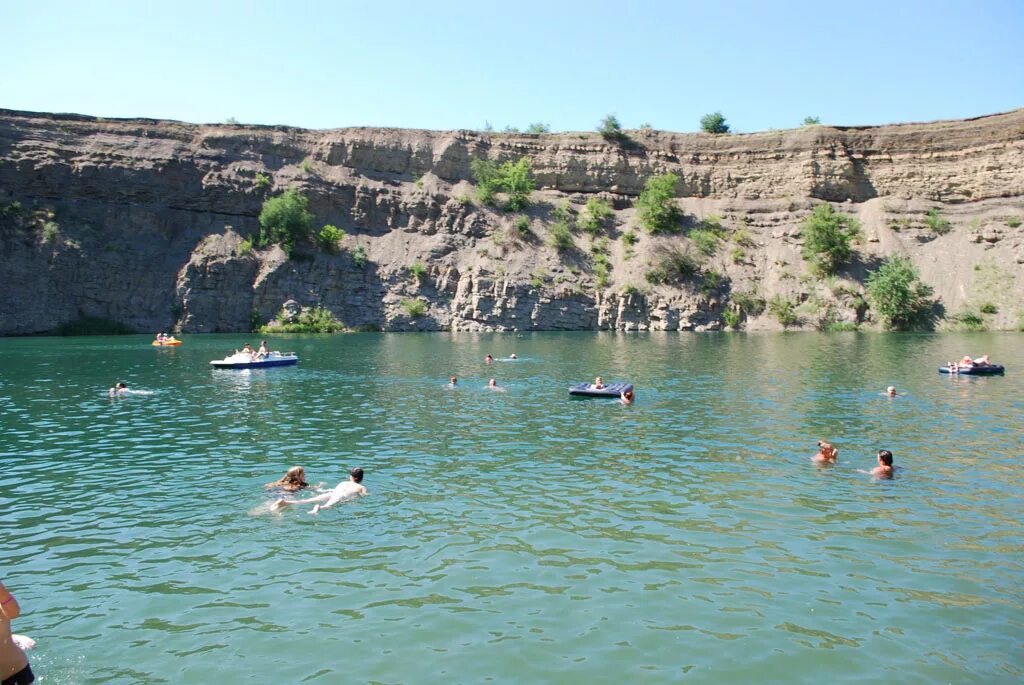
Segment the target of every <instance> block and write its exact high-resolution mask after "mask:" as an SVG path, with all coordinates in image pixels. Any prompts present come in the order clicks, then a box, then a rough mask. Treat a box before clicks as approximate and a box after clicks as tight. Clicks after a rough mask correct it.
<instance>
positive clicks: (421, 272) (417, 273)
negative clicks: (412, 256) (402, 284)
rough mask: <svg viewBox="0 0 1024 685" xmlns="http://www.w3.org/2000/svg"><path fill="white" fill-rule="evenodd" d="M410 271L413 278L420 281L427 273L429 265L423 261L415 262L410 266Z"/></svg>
mask: <svg viewBox="0 0 1024 685" xmlns="http://www.w3.org/2000/svg"><path fill="white" fill-rule="evenodd" d="M409 273H410V274H412V277H413V280H415V281H416V282H417V283H419V282H420V281H421V280H423V277H424V276H426V275H427V265H426V264H424V263H423V262H415V263H413V264H412V265H411V266H410V267H409Z"/></svg>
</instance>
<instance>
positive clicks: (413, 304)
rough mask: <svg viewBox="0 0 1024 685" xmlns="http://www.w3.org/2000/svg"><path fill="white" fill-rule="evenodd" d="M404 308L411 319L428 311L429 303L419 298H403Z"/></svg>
mask: <svg viewBox="0 0 1024 685" xmlns="http://www.w3.org/2000/svg"><path fill="white" fill-rule="evenodd" d="M402 309H404V310H405V313H406V314H407V315H408V316H409V318H410V319H418V318H420V317H421V316H423V315H424V314H426V313H427V303H426V302H424V301H423V300H421V299H419V298H416V299H407V300H402Z"/></svg>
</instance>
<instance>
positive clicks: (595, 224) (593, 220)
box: [577, 197, 614, 235]
mask: <svg viewBox="0 0 1024 685" xmlns="http://www.w3.org/2000/svg"><path fill="white" fill-rule="evenodd" d="M612 214H614V212H612V206H611V205H610V204H608V202H607V201H605V200H602V199H601V198H599V197H592V198H590V199H589V200H587V207H586V209H584V212H583V215H582V216H580V219H579V221H578V222H577V223H578V224H579V227H580V228H581V229H583V230H584V231H585V232H587V233H589V234H590V235H597V234H598V233H600V232H601V229H602V228H604V225H605V222H607V221H608V219H610V218H611V217H612Z"/></svg>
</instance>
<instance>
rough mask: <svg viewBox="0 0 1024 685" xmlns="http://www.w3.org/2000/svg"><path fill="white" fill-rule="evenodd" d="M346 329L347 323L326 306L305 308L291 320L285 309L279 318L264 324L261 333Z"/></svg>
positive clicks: (318, 331)
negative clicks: (336, 316)
mask: <svg viewBox="0 0 1024 685" xmlns="http://www.w3.org/2000/svg"><path fill="white" fill-rule="evenodd" d="M344 330H345V324H343V323H342V322H341V321H338V319H336V318H335V317H334V314H332V313H331V310H329V309H327V308H326V307H307V308H304V309H303V310H302V311H301V312H300V313H299V315H298V316H297V317H296V318H295V320H294V321H290V320H289V315H288V313H287V311H285V309H283V308H282V309H281V311H280V312H278V314H277V319H276V320H275V321H274V322H272V323H269V324H267V325H266V326H262V327H261V328H260V329H259V332H260V333H337V332H340V331H344Z"/></svg>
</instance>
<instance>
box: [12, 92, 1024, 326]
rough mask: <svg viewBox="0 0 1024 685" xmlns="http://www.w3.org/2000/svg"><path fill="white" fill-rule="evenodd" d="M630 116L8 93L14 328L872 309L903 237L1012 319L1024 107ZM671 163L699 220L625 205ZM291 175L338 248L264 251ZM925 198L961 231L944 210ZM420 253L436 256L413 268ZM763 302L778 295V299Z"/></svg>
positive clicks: (704, 322)
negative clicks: (307, 311) (822, 212)
mask: <svg viewBox="0 0 1024 685" xmlns="http://www.w3.org/2000/svg"><path fill="white" fill-rule="evenodd" d="M630 137H631V139H632V143H630V144H627V145H622V144H617V143H609V142H606V141H605V140H603V139H602V138H601V137H600V136H599V135H598V134H596V133H561V134H551V135H527V134H521V135H520V134H494V133H483V132H474V131H454V132H433V131H411V130H391V129H370V128H359V129H342V130H330V131H309V130H301V129H294V128H284V127H265V126H243V125H191V124H183V123H178V122H168V121H152V120H140V119H136V120H109V119H97V118H91V117H84V116H75V115H48V114H32V113H25V112H13V111H6V110H0V273H2V274H3V276H4V281H5V285H6V291H7V292H6V296H5V297H4V298H2V299H0V335H27V334H36V333H46V332H52V331H55V330H58V329H59V328H61V327H62V326H63V325H66V324H68V323H70V322H75V321H78V320H81V319H85V318H96V319H104V320H107V321H109V322H116V323H118V324H121V325H123V326H125V327H128V328H131V329H134V330H138V331H147V332H153V331H157V330H175V331H179V332H217V331H219V332H229V331H248V330H249V329H250V327H251V326H252V325H253V324H254V323H265V322H267V321H269V320H271V319H272V318H273V317H274V316H275V314H276V313H277V312H278V311H279V310H280V309H281V306H282V304H283V303H284V302H286V301H288V300H294V301H296V302H298V303H299V304H300V305H302V306H307V307H308V306H322V307H325V308H327V309H329V310H330V311H331V312H333V313H334V315H335V316H337V318H339V319H341V320H342V321H344V322H345V323H346V324H347V325H349V326H352V327H366V328H373V329H382V330H441V329H444V330H528V329H533V330H549V329H621V330H646V329H651V330H705V329H714V328H719V327H722V326H723V325H724V324H725V323H727V322H731V323H734V324H736V321H737V320H738V321H739V323H738V324H736V325H739V326H742V327H745V328H748V329H758V328H781V327H782V323H780V318H785V317H780V314H779V311H780V309H785V307H784V306H782V305H784V304H786V303H788V305H789V306H791V307H792V314H793V316H795V321H793V320H792V317H791V318H790V321H789V324H790V325H792V326H796V327H808V328H812V327H818V326H825V325H828V324H830V323H834V322H848V323H860V324H863V325H867V326H872V325H876V323H877V322H876V321H875V317H874V316H873V314H872V311H871V310H870V308H869V307H867V306H866V305H865V302H864V299H863V297H862V295H863V291H864V290H863V283H864V278H865V275H866V272H867V271H868V270H869V269H873V268H876V267H877V265H878V264H879V263H880V262H881V260H883V259H884V258H886V257H888V256H891V255H896V254H898V255H902V256H906V257H908V258H910V259H911V260H912V262H913V263H914V265H915V266H916V267H917V269H918V271H919V273H920V275H921V278H922V280H923V281H924V282H925V283H927V284H929V285H931V286H932V287H933V288H934V290H935V295H936V297H937V304H938V309H937V312H938V314H939V316H940V319H939V321H940V325H946V326H951V325H955V323H956V322H957V321H960V322H963V321H971V319H970V318H969V317H964V316H963V314H965V313H969V314H973V315H976V316H977V317H979V318H980V319H981V320H982V321H983V322H984V323H983V325H986V326H989V327H992V328H1014V329H1016V328H1018V327H1020V326H1021V324H1022V317H1024V304H1022V303H1024V297H1022V295H1024V278H1022V276H1024V270H1022V267H1021V264H1022V263H1024V228H1022V227H1021V220H1022V219H1024V110H1018V111H1015V112H1010V113H1007V114H999V115H993V116H988V117H981V118H978V119H972V120H966V121H946V122H935V123H930V124H908V125H898V126H883V127H869V128H832V127H827V126H814V127H806V128H800V129H794V130H788V131H771V132H766V133H756V134H748V135H729V136H711V135H707V134H674V133H665V132H654V131H635V132H630ZM522 156H527V157H528V158H529V159H530V162H531V165H532V168H533V175H534V178H535V180H536V182H537V186H538V188H539V190H537V191H535V192H534V193H533V196H532V198H531V203H530V206H529V208H528V209H527V210H525V211H524V212H522V213H521V214H520V215H512V214H505V213H502V212H501V211H499V210H495V209H492V208H490V207H486V206H482V205H481V204H480V203H479V202H477V201H475V200H474V199H473V198H474V197H475V187H474V186H473V185H472V174H471V173H470V161H471V160H472V159H474V158H479V157H486V158H490V159H492V160H496V161H499V162H500V161H503V160H509V159H517V158H520V157H522ZM667 172H672V173H675V174H676V175H678V176H679V177H680V179H681V182H680V184H679V192H680V199H679V201H678V202H679V206H680V207H681V208H682V209H683V211H684V215H685V219H684V222H683V228H684V230H683V231H682V232H681V233H680V234H679V235H677V236H670V237H655V236H651V235H648V234H646V233H645V232H644V231H643V230H642V229H640V227H639V225H638V222H637V218H636V212H635V209H634V207H633V205H634V201H635V200H636V198H637V196H638V195H639V193H640V192H641V191H642V190H643V187H644V184H645V182H646V181H647V179H649V178H650V177H652V176H653V175H657V174H664V173H667ZM287 188H297V189H298V190H299V191H300V192H301V193H302V194H303V195H305V196H306V197H308V198H309V200H310V210H311V211H312V212H313V213H314V214H315V216H316V221H317V223H316V225H317V227H319V226H320V225H323V224H333V225H335V226H337V227H339V228H342V229H344V231H345V232H346V237H345V238H344V239H343V240H342V242H341V245H340V248H341V249H339V250H338V251H337V252H336V253H329V252H326V251H324V250H322V249H320V248H318V247H317V246H316V245H315V244H314V243H312V242H310V243H308V244H300V245H297V246H296V248H295V250H294V251H293V253H292V255H291V257H290V258H289V257H288V256H287V255H286V254H285V253H284V252H283V251H282V250H281V249H280V248H278V247H271V248H268V249H263V250H250V249H248V247H247V244H246V243H245V242H243V241H244V239H245V238H247V237H251V236H253V235H255V234H256V233H258V231H259V223H258V216H259V213H260V209H261V207H262V204H263V202H264V201H265V200H266V199H267V198H268V197H272V196H273V195H275V194H277V193H280V192H282V191H283V190H285V189H287ZM594 196H597V197H600V198H602V199H605V200H606V201H608V202H609V203H610V204H611V205H612V207H613V208H614V216H613V217H612V219H611V220H610V221H609V222H608V223H607V225H606V226H605V227H604V229H603V230H602V231H601V233H600V235H599V236H596V237H592V236H589V235H587V234H585V233H583V232H580V231H577V232H576V233H575V234H574V236H573V241H574V245H573V246H572V247H569V248H566V249H562V250H556V249H555V248H553V247H550V246H549V245H548V243H547V237H548V236H549V234H550V231H551V227H552V225H553V224H554V223H555V221H556V219H557V218H564V217H565V216H566V215H567V214H568V216H569V217H570V223H571V217H572V216H573V215H575V214H577V213H578V212H580V211H581V210H582V208H583V206H584V205H585V204H586V202H587V200H588V199H589V198H590V197H594ZM822 202H828V203H833V204H834V205H835V208H836V209H837V210H838V211H840V212H843V213H846V214H851V215H854V216H856V217H857V218H858V219H859V221H860V222H861V226H862V229H863V233H864V239H863V241H862V242H861V243H860V244H859V245H858V246H857V252H856V254H855V257H854V259H853V260H851V262H850V263H849V264H848V265H846V266H845V267H844V269H843V270H841V271H840V273H839V274H838V275H837V276H835V277H830V278H827V279H822V278H818V277H815V276H813V275H812V274H811V272H810V271H809V269H808V265H807V264H806V262H805V261H804V260H803V258H802V257H801V244H802V243H801V240H802V239H801V231H800V224H801V222H802V221H803V220H804V219H805V218H806V216H807V215H808V214H809V213H810V212H811V211H812V209H813V208H814V206H815V205H817V204H821V203H822ZM933 209H937V211H938V216H939V217H941V218H942V219H945V220H947V221H948V222H949V225H950V228H951V230H949V231H948V232H945V233H942V232H936V231H934V230H932V229H931V228H929V227H928V225H927V224H926V215H927V212H928V211H929V210H933ZM520 216H525V217H526V218H525V219H521V218H520ZM517 221H518V222H519V223H520V224H523V223H524V222H528V225H526V226H522V225H516V222H517ZM708 221H710V222H715V223H717V224H718V225H720V226H721V235H722V238H721V240H720V241H719V243H718V244H717V245H716V246H712V247H711V248H710V251H711V252H712V254H710V255H703V254H702V253H700V252H698V251H695V249H694V246H693V244H692V240H691V238H689V237H687V229H692V228H694V227H695V226H697V225H698V224H700V223H701V222H708ZM524 229H525V230H524ZM362 254H365V256H366V259H365V260H363V259H362V258H361V255H362ZM597 254H603V255H604V256H603V257H596V255H597ZM680 255H683V256H684V257H685V256H686V255H690V256H693V255H698V256H699V260H698V261H699V262H700V264H699V269H698V272H697V273H696V274H691V275H683V276H680V277H678V278H674V279H673V278H668V279H658V278H656V277H652V272H655V271H657V269H658V268H659V266H662V267H663V266H664V265H665V264H666V263H668V264H671V263H673V262H672V260H673V259H677V260H678V258H679V257H680ZM414 264H422V265H424V266H425V267H426V272H425V273H423V274H421V275H420V276H419V277H418V278H417V277H415V276H414V275H413V273H414V272H413V270H410V267H411V266H412V265H414ZM651 281H655V282H654V283H652V282H651ZM658 281H662V282H658ZM417 299H418V300H421V301H422V303H423V305H424V306H425V311H424V312H422V313H420V312H417V311H416V310H417V306H414V305H412V303H413V302H414V301H415V300H417ZM773 299H774V300H775V301H776V302H777V303H780V306H777V307H775V308H774V313H773V311H772V309H771V308H769V309H768V310H763V311H762V308H761V306H759V303H764V302H766V301H771V300H773ZM976 323H977V322H976V321H975V324H976Z"/></svg>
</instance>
